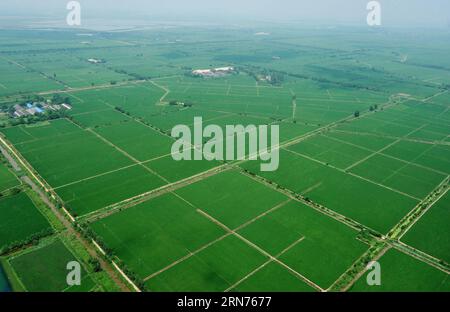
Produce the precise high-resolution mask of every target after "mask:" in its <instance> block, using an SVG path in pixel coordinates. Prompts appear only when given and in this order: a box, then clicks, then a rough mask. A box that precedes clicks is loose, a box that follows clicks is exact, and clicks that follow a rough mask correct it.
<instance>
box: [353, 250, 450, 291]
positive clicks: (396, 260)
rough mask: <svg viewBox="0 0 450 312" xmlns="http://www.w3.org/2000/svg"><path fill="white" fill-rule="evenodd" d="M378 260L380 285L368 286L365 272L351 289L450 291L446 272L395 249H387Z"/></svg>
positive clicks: (449, 280)
mask: <svg viewBox="0 0 450 312" xmlns="http://www.w3.org/2000/svg"><path fill="white" fill-rule="evenodd" d="M378 262H379V263H380V265H381V286H369V285H368V284H367V281H366V278H367V274H368V273H366V274H364V275H362V276H361V278H360V279H359V280H358V281H357V282H356V283H355V284H354V285H353V287H352V288H351V291H393V292H396V291H410V292H431V291H446V292H447V291H450V279H449V276H448V274H446V273H444V272H442V271H439V270H438V269H436V268H434V267H432V266H430V265H428V264H426V263H423V262H421V261H419V260H417V259H415V258H412V257H410V256H408V255H405V254H403V253H401V252H399V251H397V250H394V249H391V250H389V251H388V252H387V253H386V254H385V255H384V256H383V257H382V258H381V259H380V260H379V261H378Z"/></svg>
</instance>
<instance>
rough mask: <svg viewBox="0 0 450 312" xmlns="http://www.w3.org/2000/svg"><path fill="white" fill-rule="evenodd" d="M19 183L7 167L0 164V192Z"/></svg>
mask: <svg viewBox="0 0 450 312" xmlns="http://www.w3.org/2000/svg"><path fill="white" fill-rule="evenodd" d="M19 184H20V182H19V180H18V179H17V178H16V176H15V175H14V174H13V173H12V172H11V171H10V170H9V168H8V167H7V166H5V165H4V164H2V163H0V192H2V191H4V190H7V189H10V188H12V187H14V186H17V185H19Z"/></svg>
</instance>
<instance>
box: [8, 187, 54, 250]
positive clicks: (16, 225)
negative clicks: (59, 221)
mask: <svg viewBox="0 0 450 312" xmlns="http://www.w3.org/2000/svg"><path fill="white" fill-rule="evenodd" d="M50 228H51V226H50V224H49V223H48V221H47V219H46V218H45V217H44V216H43V215H42V214H41V213H40V212H39V210H38V209H37V208H36V206H35V205H34V203H33V202H32V201H31V200H30V198H29V197H28V196H27V194H25V193H19V194H17V195H13V196H8V197H5V198H0V248H1V247H5V246H6V245H8V244H11V243H15V242H20V241H23V240H26V239H28V238H29V237H31V236H32V235H33V234H37V233H39V232H42V231H44V230H48V229H50Z"/></svg>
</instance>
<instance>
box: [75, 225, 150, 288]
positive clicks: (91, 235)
mask: <svg viewBox="0 0 450 312" xmlns="http://www.w3.org/2000/svg"><path fill="white" fill-rule="evenodd" d="M78 228H79V229H80V232H81V234H82V235H83V237H84V238H85V239H86V240H88V241H90V240H94V241H95V242H96V243H97V244H98V245H99V246H100V248H101V249H102V250H103V251H104V252H105V255H104V257H105V258H106V260H108V261H109V262H115V263H116V264H117V265H118V266H119V267H120V269H121V270H122V271H123V272H124V273H125V274H126V275H127V276H128V277H129V278H130V279H131V281H133V283H134V284H135V285H136V286H137V287H138V288H139V289H141V290H146V287H145V283H144V281H143V280H142V279H141V278H140V277H138V275H137V274H136V273H134V272H133V271H132V270H130V269H129V268H128V267H127V266H126V265H125V264H124V263H123V262H122V260H120V259H119V258H118V257H117V256H116V254H115V252H114V250H113V249H111V248H109V247H108V246H107V245H106V244H105V242H104V241H103V238H102V237H100V236H98V235H97V233H95V232H94V231H93V230H92V229H91V228H90V227H89V224H88V223H83V224H78ZM90 264H91V263H90ZM94 270H95V268H94Z"/></svg>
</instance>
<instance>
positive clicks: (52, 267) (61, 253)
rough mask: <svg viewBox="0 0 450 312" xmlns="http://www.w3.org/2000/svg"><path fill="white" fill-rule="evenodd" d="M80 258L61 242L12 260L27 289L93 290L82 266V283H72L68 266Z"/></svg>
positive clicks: (38, 290)
mask: <svg viewBox="0 0 450 312" xmlns="http://www.w3.org/2000/svg"><path fill="white" fill-rule="evenodd" d="M71 261H78V260H77V258H75V257H74V255H73V254H72V253H71V252H70V251H69V250H68V249H67V247H66V246H65V245H64V244H63V243H62V242H61V241H60V240H56V241H55V242H53V243H50V244H49V245H47V246H44V247H41V248H38V249H34V250H32V251H30V252H27V253H24V254H21V255H19V256H17V257H13V258H12V259H10V260H9V263H10V265H11V267H12V268H13V270H14V272H15V274H16V276H17V277H18V278H19V280H20V281H21V283H22V284H23V286H25V289H26V290H28V291H31V292H41V291H46V292H57V291H76V290H77V288H80V290H82V291H89V290H90V289H91V288H92V287H93V286H94V284H93V283H92V280H91V278H90V277H89V276H88V275H87V273H86V271H85V270H84V269H83V268H81V285H80V286H68V285H67V281H66V277H67V274H68V270H67V269H66V266H67V264H68V263H69V262H71Z"/></svg>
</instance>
